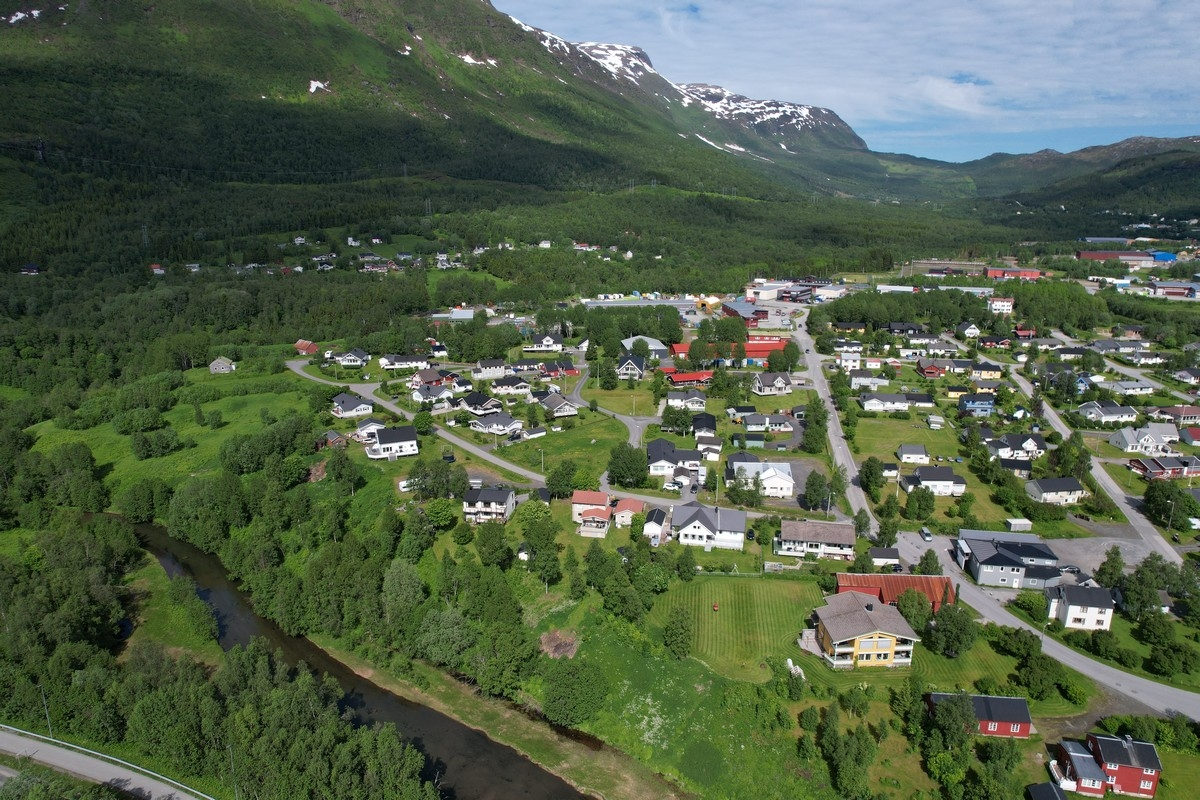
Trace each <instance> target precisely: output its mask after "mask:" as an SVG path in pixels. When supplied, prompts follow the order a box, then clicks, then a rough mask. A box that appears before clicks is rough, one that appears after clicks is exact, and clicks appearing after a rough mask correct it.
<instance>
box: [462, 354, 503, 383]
mask: <svg viewBox="0 0 1200 800" xmlns="http://www.w3.org/2000/svg"><path fill="white" fill-rule="evenodd" d="M512 374H513V373H512V367H511V366H509V365H508V364H506V363H504V359H503V358H484V359H480V360H479V361H478V362H477V363H476V364H475V368H474V369H473V370H471V380H474V381H494V380H497V379H499V378H503V377H505V376H506V375H512Z"/></svg>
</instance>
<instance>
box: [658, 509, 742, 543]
mask: <svg viewBox="0 0 1200 800" xmlns="http://www.w3.org/2000/svg"><path fill="white" fill-rule="evenodd" d="M671 528H672V530H673V532H674V535H675V537H676V539H677V540H678V541H679V543H680V544H685V545H691V546H695V547H703V548H704V549H705V550H706V551H708V550H712V549H713V548H714V547H715V548H718V549H720V550H741V549H742V547H743V546H744V545H745V543H746V512H745V511H737V510H734V509H729V508H713V507H710V506H704V505H701V504H700V503H698V502H696V501H692V502H690V503H687V504H685V505H679V506H675V507H674V509H672V511H671Z"/></svg>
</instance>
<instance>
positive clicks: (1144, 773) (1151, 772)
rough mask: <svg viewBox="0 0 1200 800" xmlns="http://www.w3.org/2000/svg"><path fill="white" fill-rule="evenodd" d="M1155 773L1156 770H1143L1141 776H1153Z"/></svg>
mask: <svg viewBox="0 0 1200 800" xmlns="http://www.w3.org/2000/svg"><path fill="white" fill-rule="evenodd" d="M1156 772H1157V770H1153V769H1144V770H1142V774H1143V775H1153V774H1155V773H1156Z"/></svg>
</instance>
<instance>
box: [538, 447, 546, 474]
mask: <svg viewBox="0 0 1200 800" xmlns="http://www.w3.org/2000/svg"><path fill="white" fill-rule="evenodd" d="M538 455H539V456H541V458H542V475H545V474H546V454H545V453H544V452H543V451H542V448H540V447H539V448H538Z"/></svg>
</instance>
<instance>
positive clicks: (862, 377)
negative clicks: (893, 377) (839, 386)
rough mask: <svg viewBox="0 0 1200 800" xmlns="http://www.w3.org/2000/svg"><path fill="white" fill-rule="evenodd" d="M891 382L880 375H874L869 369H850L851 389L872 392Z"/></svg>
mask: <svg viewBox="0 0 1200 800" xmlns="http://www.w3.org/2000/svg"><path fill="white" fill-rule="evenodd" d="M890 383H891V381H889V380H888V379H887V378H885V377H883V376H882V375H875V374H874V373H872V372H871V371H870V370H869V369H852V370H850V389H851V391H855V392H857V391H859V390H861V389H866V390H868V391H871V392H874V391H877V390H878V389H880V388H882V387H884V386H887V385H889V384H890Z"/></svg>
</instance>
